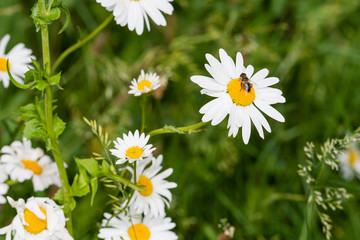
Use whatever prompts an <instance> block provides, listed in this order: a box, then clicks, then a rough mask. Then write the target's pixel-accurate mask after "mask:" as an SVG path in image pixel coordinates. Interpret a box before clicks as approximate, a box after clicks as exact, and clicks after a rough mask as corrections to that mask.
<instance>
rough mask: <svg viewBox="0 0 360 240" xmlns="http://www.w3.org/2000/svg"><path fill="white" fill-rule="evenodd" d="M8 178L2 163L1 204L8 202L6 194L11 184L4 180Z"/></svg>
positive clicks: (0, 179)
mask: <svg viewBox="0 0 360 240" xmlns="http://www.w3.org/2000/svg"><path fill="white" fill-rule="evenodd" d="M7 179H8V176H7V174H6V173H5V171H4V166H2V165H0V204H4V203H6V198H5V197H4V196H5V194H6V193H7V191H8V190H9V186H8V185H7V184H6V183H4V182H5V181H6V180H7Z"/></svg>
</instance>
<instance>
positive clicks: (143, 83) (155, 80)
mask: <svg viewBox="0 0 360 240" xmlns="http://www.w3.org/2000/svg"><path fill="white" fill-rule="evenodd" d="M158 87H160V78H159V76H158V75H157V74H156V73H145V72H144V70H141V74H140V76H139V77H138V79H137V80H136V79H134V80H132V82H131V85H130V91H129V94H134V96H140V95H141V94H143V93H148V92H150V91H154V90H156V89H157V88H158Z"/></svg>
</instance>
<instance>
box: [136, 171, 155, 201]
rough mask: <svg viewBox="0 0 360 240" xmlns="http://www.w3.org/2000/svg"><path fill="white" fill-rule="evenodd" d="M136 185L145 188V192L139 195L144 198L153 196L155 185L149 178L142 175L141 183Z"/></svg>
mask: <svg viewBox="0 0 360 240" xmlns="http://www.w3.org/2000/svg"><path fill="white" fill-rule="evenodd" d="M136 185H138V186H144V187H143V189H144V191H139V193H140V194H141V195H143V196H144V197H148V196H150V195H151V193H152V191H153V185H152V182H151V180H150V179H148V178H147V177H145V176H144V175H141V176H140V177H139V181H138V182H137V183H136Z"/></svg>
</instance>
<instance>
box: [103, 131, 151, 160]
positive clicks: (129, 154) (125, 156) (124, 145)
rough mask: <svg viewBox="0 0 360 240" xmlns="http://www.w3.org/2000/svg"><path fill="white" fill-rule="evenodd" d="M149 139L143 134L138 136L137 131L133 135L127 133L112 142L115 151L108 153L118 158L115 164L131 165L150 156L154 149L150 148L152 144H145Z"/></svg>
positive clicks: (111, 150)
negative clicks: (126, 163) (127, 162)
mask: <svg viewBox="0 0 360 240" xmlns="http://www.w3.org/2000/svg"><path fill="white" fill-rule="evenodd" d="M149 138H150V136H149V135H148V136H145V133H142V134H141V135H140V136H139V131H138V130H136V131H135V133H134V135H133V134H132V133H131V132H129V134H128V135H126V134H123V138H122V139H121V138H117V139H116V141H114V144H115V149H110V152H111V153H112V154H113V155H114V156H116V157H118V158H119V160H118V161H117V162H116V164H122V163H125V162H126V161H129V163H133V162H135V161H137V160H140V161H141V160H143V159H144V158H147V157H149V156H151V153H152V152H153V151H154V150H155V148H151V147H152V144H147V142H148V141H149Z"/></svg>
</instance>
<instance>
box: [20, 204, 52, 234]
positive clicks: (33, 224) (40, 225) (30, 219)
mask: <svg viewBox="0 0 360 240" xmlns="http://www.w3.org/2000/svg"><path fill="white" fill-rule="evenodd" d="M40 210H41V211H42V212H43V213H44V214H45V219H44V220H42V219H40V218H38V217H37V216H36V215H35V214H34V213H33V212H31V211H30V210H28V209H25V211H24V219H25V222H27V223H28V224H29V225H28V226H26V225H24V228H25V230H26V231H28V232H29V233H32V234H38V233H40V232H42V231H44V230H45V229H46V228H47V218H46V210H45V209H44V208H43V207H40Z"/></svg>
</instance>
